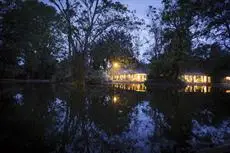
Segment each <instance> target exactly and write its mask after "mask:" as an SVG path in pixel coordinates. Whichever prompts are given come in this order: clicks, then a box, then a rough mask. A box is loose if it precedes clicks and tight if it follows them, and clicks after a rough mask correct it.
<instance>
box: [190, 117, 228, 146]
mask: <svg viewBox="0 0 230 153" xmlns="http://www.w3.org/2000/svg"><path fill="white" fill-rule="evenodd" d="M192 124H193V128H192V133H193V134H194V135H195V136H196V137H198V138H199V139H202V138H203V139H204V141H205V140H207V138H208V139H210V140H211V141H212V143H214V144H219V143H223V142H224V140H225V139H226V138H227V137H228V136H229V135H230V120H225V121H223V122H222V123H221V124H219V125H218V126H211V125H205V124H201V123H199V122H198V121H197V120H193V121H192ZM199 141H200V140H199Z"/></svg>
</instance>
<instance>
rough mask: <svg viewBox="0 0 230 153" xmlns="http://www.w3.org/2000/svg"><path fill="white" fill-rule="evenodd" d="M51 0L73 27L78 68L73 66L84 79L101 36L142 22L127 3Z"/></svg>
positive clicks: (73, 50)
mask: <svg viewBox="0 0 230 153" xmlns="http://www.w3.org/2000/svg"><path fill="white" fill-rule="evenodd" d="M51 2H52V3H53V4H54V5H55V6H56V7H57V8H58V9H59V11H60V12H61V13H62V15H63V18H64V19H65V20H66V21H67V25H68V27H69V28H68V31H69V32H68V41H69V50H70V52H69V55H71V57H72V65H73V67H74V69H75V70H76V67H77V70H76V71H75V70H73V71H75V72H74V73H73V77H74V78H76V79H84V75H85V70H86V69H87V67H88V66H89V63H88V61H89V60H88V59H89V56H90V51H91V47H92V46H94V44H95V43H96V42H97V40H98V39H99V38H100V36H103V35H105V34H106V33H107V32H108V31H110V30H111V29H134V28H136V25H137V24H140V23H139V22H136V20H135V17H134V16H133V15H132V13H131V12H130V11H129V10H128V9H127V8H126V7H125V6H124V5H123V4H121V3H120V2H114V1H112V0H76V1H69V0H51ZM77 59H78V60H77ZM79 61H82V62H84V63H83V64H82V63H79ZM76 74H78V75H76ZM79 75H81V77H79ZM77 77H78V78H77Z"/></svg>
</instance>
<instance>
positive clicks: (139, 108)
mask: <svg viewBox="0 0 230 153" xmlns="http://www.w3.org/2000/svg"><path fill="white" fill-rule="evenodd" d="M228 91H229V90H228V89H220V88H213V87H209V86H208V87H207V86H187V87H186V88H182V89H172V88H170V89H169V88H163V87H162V88H154V89H151V90H147V89H146V87H145V86H144V85H143V84H139V85H135V84H130V85H123V84H115V85H111V86H90V87H87V88H86V89H85V90H83V89H79V88H70V87H68V86H62V85H49V84H27V85H14V84H2V85H1V93H0V147H1V150H5V151H4V153H6V152H38V153H41V152H42V153H59V152H60V153H62V152H67V153H75V152H80V153H81V152H82V153H103V152H122V153H123V152H125V153H126V152H127V153H129V152H135V153H145V152H146V153H168V152H177V153H183V152H186V153H189V152H194V151H197V150H200V149H202V148H207V147H214V146H217V145H221V144H224V143H226V142H229V140H230V93H229V92H228ZM1 152H2V151H1Z"/></svg>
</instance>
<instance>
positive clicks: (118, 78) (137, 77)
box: [110, 73, 147, 82]
mask: <svg viewBox="0 0 230 153" xmlns="http://www.w3.org/2000/svg"><path fill="white" fill-rule="evenodd" d="M110 79H111V80H112V81H113V82H145V81H146V80H147V74H146V73H129V74H115V75H113V76H111V77H110Z"/></svg>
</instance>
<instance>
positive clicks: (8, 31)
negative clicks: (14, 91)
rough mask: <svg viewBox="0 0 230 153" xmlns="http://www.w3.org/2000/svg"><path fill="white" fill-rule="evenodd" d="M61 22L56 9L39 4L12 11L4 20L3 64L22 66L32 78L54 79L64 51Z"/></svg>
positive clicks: (19, 6)
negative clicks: (59, 58)
mask: <svg viewBox="0 0 230 153" xmlns="http://www.w3.org/2000/svg"><path fill="white" fill-rule="evenodd" d="M58 19H59V16H58V14H57V13H56V10H55V9H54V8H53V7H51V6H48V5H46V4H44V3H42V2H38V1H36V0H35V1H20V3H19V2H18V3H17V7H15V8H13V9H8V10H7V11H6V13H5V14H3V20H2V27H3V29H2V36H3V44H2V46H1V47H2V50H1V59H2V61H4V62H3V63H4V64H5V65H10V64H11V65H15V66H18V65H21V67H23V69H24V72H25V74H26V76H27V77H29V78H42V79H50V78H51V76H52V74H54V72H55V65H56V58H57V57H58V56H59V54H60V53H61V51H62V50H63V48H64V46H63V40H62V37H61V31H60V30H59V28H58V26H59V23H58ZM12 55H13V56H12Z"/></svg>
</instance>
